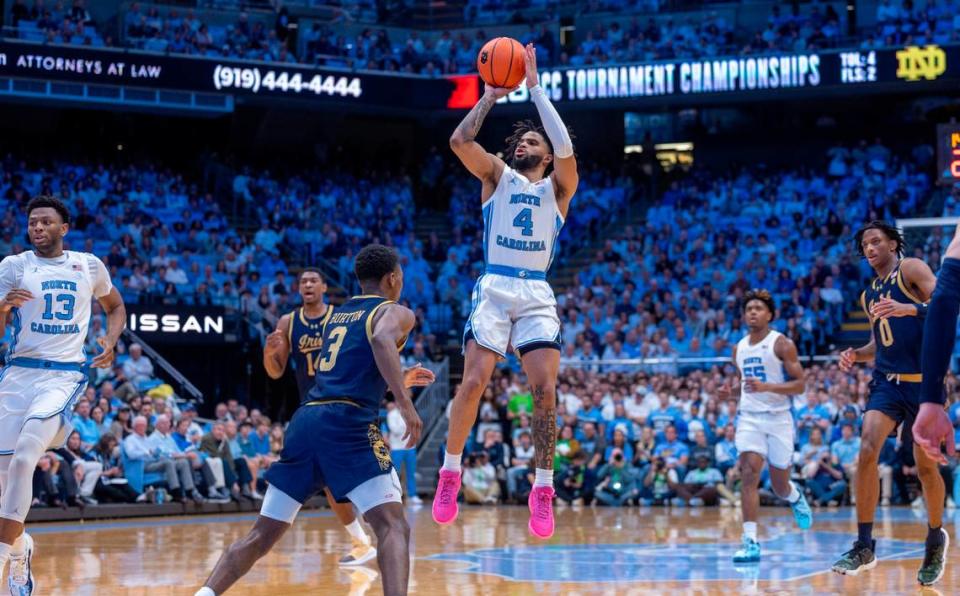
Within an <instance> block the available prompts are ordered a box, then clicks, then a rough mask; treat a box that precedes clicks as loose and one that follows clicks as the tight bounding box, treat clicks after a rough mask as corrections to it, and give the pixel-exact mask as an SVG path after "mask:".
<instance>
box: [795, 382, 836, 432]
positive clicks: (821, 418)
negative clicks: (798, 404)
mask: <svg viewBox="0 0 960 596" xmlns="http://www.w3.org/2000/svg"><path fill="white" fill-rule="evenodd" d="M814 428H819V429H820V430H821V432H826V431H827V429H829V428H830V412H829V411H827V409H826V408H825V407H823V406H822V405H821V404H820V400H819V398H818V397H817V394H816V393H815V392H813V391H810V392H809V393H807V405H805V406H804V407H802V408H800V409H799V410H798V411H797V430H798V431H799V432H798V438H799V442H800V444H801V445H806V444H808V443H809V442H810V431H811V430H813V429H814Z"/></svg>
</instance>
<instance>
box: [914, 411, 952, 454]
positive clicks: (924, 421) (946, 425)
mask: <svg viewBox="0 0 960 596" xmlns="http://www.w3.org/2000/svg"><path fill="white" fill-rule="evenodd" d="M913 440H914V441H915V442H916V444H917V446H918V447H920V449H923V452H924V453H926V454H927V457H929V458H930V459H932V460H933V461H935V462H937V463H941V464H944V465H946V463H947V458H946V457H944V455H943V453H942V452H941V451H940V445H941V444H943V443H946V445H947V455H949V456H950V457H953V456H955V455H956V454H957V451H956V445H955V444H954V435H953V425H952V424H950V417H949V416H947V411H946V410H944V409H943V406H941V405H940V404H934V403H924V404H920V411H919V412H917V419H916V421H915V422H914V423H913Z"/></svg>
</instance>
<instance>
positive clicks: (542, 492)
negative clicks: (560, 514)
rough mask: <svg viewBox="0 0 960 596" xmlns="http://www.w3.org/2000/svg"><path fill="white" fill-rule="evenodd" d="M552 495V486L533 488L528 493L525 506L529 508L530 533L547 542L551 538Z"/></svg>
mask: <svg viewBox="0 0 960 596" xmlns="http://www.w3.org/2000/svg"><path fill="white" fill-rule="evenodd" d="M553 495H554V490H553V487H552V486H535V487H533V490H532V491H530V497H529V498H528V499H527V506H528V507H529V508H530V523H529V525H528V526H527V527H528V528H529V529H530V533H531V534H533V535H534V536H536V537H537V538H541V539H543V540H547V539H548V538H550V537H551V536H553Z"/></svg>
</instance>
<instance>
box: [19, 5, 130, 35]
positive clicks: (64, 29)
mask: <svg viewBox="0 0 960 596" xmlns="http://www.w3.org/2000/svg"><path fill="white" fill-rule="evenodd" d="M10 25H11V26H12V27H13V28H14V29H16V30H17V37H19V38H20V39H25V40H27V41H35V42H42V43H57V44H69V45H83V46H94V47H96V46H104V45H108V46H109V45H113V39H112V38H111V37H110V36H107V37H105V38H103V37H101V35H100V33H99V31H98V30H97V24H96V22H95V21H94V20H93V18H92V17H91V16H90V12H89V11H88V10H87V8H86V6H85V5H84V0H73V2H66V3H65V2H64V1H63V0H57V1H56V2H50V3H47V2H45V1H44V0H34V2H33V5H31V6H27V3H26V0H15V2H14V3H13V5H12V6H10Z"/></svg>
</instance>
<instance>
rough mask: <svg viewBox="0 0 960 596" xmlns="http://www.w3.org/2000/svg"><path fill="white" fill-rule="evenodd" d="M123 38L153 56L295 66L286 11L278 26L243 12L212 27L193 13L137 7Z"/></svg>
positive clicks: (130, 13)
mask: <svg viewBox="0 0 960 596" xmlns="http://www.w3.org/2000/svg"><path fill="white" fill-rule="evenodd" d="M123 26H124V36H125V39H126V41H127V42H128V44H129V45H131V46H133V47H138V48H142V49H144V50H149V51H152V52H169V53H172V54H195V55H199V56H216V57H223V58H238V59H247V60H263V61H266V62H296V61H297V59H296V56H295V52H294V51H293V50H292V49H291V48H289V47H288V39H289V37H290V30H289V18H288V16H287V11H286V9H285V8H284V9H281V10H280V12H278V13H277V15H276V18H275V23H274V24H273V25H272V26H271V24H270V23H269V22H268V21H266V20H263V19H254V20H251V19H250V18H249V15H248V14H247V13H246V12H240V13H239V14H238V15H237V18H236V21H235V22H233V23H232V24H229V25H211V24H207V23H204V22H203V21H201V20H200V19H199V18H198V17H197V16H196V14H195V13H194V11H193V10H192V9H187V10H185V11H183V12H182V13H181V11H180V10H177V9H175V8H171V9H169V10H167V9H164V10H163V13H162V14H161V9H159V8H157V7H156V6H150V7H149V8H147V9H146V10H143V9H142V8H141V7H140V4H139V3H134V4H132V5H131V6H130V9H129V10H128V11H127V12H126V14H124V17H123Z"/></svg>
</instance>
